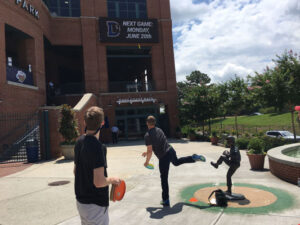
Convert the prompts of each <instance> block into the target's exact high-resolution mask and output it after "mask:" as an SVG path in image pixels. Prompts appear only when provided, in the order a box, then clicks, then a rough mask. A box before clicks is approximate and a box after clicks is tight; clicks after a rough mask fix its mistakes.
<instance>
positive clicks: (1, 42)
mask: <svg viewBox="0 0 300 225" xmlns="http://www.w3.org/2000/svg"><path fill="white" fill-rule="evenodd" d="M5 81H6V53H5V26H4V23H3V22H0V90H3V88H2V85H4V83H5ZM0 96H1V92H0ZM0 98H1V97H0ZM0 104H1V103H0Z"/></svg>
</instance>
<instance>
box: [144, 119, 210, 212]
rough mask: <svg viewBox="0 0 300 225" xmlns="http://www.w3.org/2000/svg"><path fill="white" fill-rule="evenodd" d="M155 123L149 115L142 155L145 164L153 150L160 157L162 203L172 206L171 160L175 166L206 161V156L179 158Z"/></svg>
mask: <svg viewBox="0 0 300 225" xmlns="http://www.w3.org/2000/svg"><path fill="white" fill-rule="evenodd" d="M155 123H156V120H155V117H154V116H148V117H147V127H148V131H147V133H146V134H145V144H146V146H147V152H144V153H143V154H142V156H143V157H146V161H145V163H144V166H147V165H148V164H149V161H150V159H151V157H152V151H153V152H154V154H155V155H156V156H157V158H158V159H159V171H160V179H161V187H162V201H161V205H163V206H170V201H169V184H168V176H169V168H170V162H172V164H173V165H174V166H179V165H181V164H184V163H194V162H196V161H203V162H205V158H204V157H203V156H201V155H196V154H193V155H192V156H187V157H181V158H179V159H178V158H177V155H176V152H175V150H174V149H173V148H172V146H170V145H169V143H168V141H167V138H166V136H165V134H164V132H163V131H162V130H161V129H160V128H158V127H155Z"/></svg>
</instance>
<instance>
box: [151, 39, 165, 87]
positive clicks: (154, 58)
mask: <svg viewBox="0 0 300 225" xmlns="http://www.w3.org/2000/svg"><path fill="white" fill-rule="evenodd" d="M151 62H152V79H153V81H154V84H155V90H156V91H165V90H166V75H165V70H164V65H165V63H164V62H165V61H164V56H163V52H162V45H161V44H156V45H153V46H152V49H151Z"/></svg>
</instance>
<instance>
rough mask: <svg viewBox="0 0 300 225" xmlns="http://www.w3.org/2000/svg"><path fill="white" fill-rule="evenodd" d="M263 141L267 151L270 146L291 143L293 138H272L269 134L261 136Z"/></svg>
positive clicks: (274, 146)
mask: <svg viewBox="0 0 300 225" xmlns="http://www.w3.org/2000/svg"><path fill="white" fill-rule="evenodd" d="M261 139H262V140H263V142H264V149H265V151H266V152H267V151H268V150H269V149H271V148H276V147H279V146H282V145H286V144H292V143H293V142H294V140H287V139H283V138H274V137H269V136H263V137H262V138H261Z"/></svg>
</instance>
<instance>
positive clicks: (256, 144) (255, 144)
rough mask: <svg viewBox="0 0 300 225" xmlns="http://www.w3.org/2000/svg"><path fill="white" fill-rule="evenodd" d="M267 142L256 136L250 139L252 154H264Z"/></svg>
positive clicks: (249, 147)
mask: <svg viewBox="0 0 300 225" xmlns="http://www.w3.org/2000/svg"><path fill="white" fill-rule="evenodd" d="M264 149H265V143H264V141H263V140H262V139H260V138H258V137H255V138H252V139H251V140H250V141H249V144H248V150H249V153H250V154H263V153H264Z"/></svg>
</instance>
